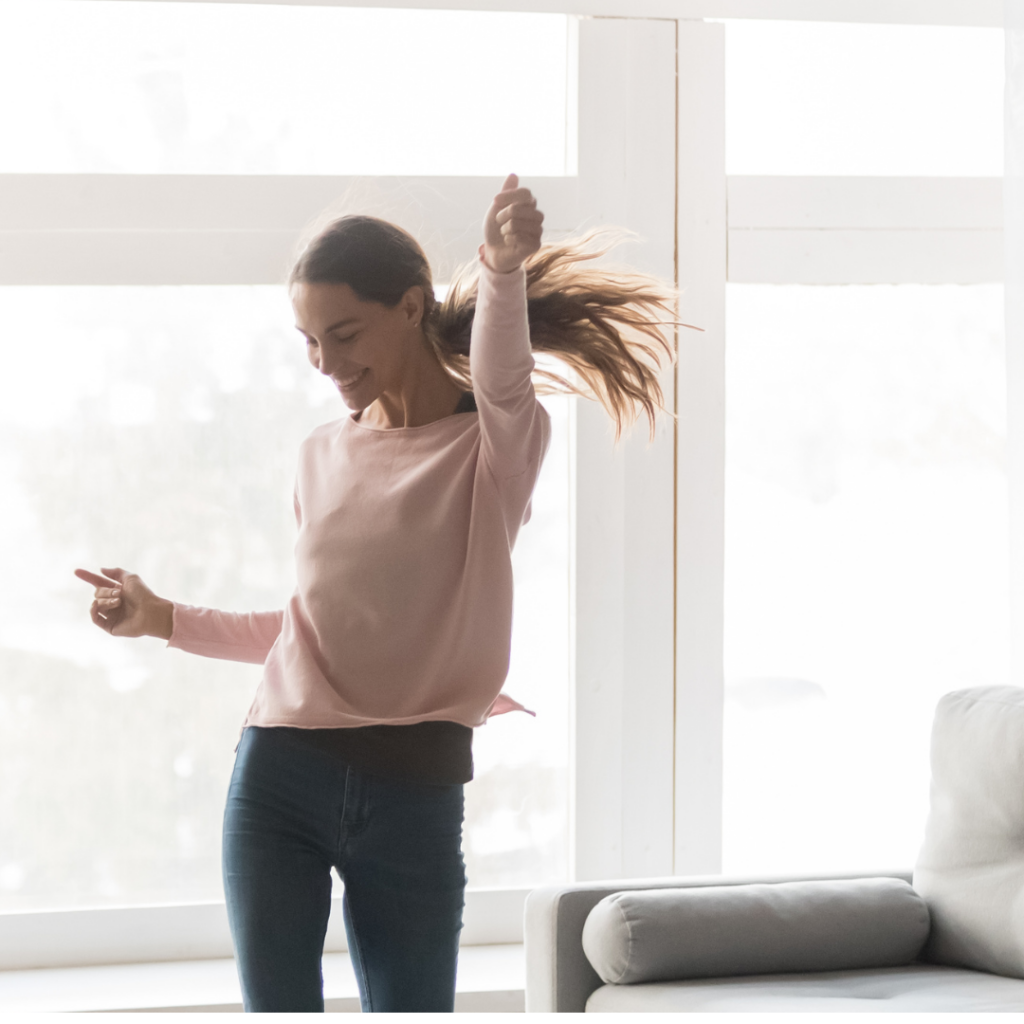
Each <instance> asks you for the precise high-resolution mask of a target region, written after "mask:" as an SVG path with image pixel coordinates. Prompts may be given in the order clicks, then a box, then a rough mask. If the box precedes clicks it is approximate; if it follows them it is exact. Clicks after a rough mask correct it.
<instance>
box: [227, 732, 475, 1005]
mask: <svg viewBox="0 0 1024 1024" xmlns="http://www.w3.org/2000/svg"><path fill="white" fill-rule="evenodd" d="M462 815H463V800H462V786H461V785H451V786H438V785H429V784H426V783H412V782H392V781H390V780H387V779H383V778H378V777H376V776H372V775H367V774H365V773H362V772H359V771H356V770H355V769H354V768H351V767H349V766H348V765H346V764H344V763H343V762H341V761H340V760H339V759H338V758H337V757H335V756H333V755H331V754H330V753H327V752H324V751H320V750H317V749H315V748H312V747H310V746H309V745H307V744H305V743H303V741H302V738H301V736H296V735H295V734H294V732H293V731H292V730H287V729H272V728H254V727H249V728H247V729H246V730H245V731H244V732H243V734H242V741H241V743H240V744H239V746H238V754H237V757H236V760H235V770H234V774H233V775H232V777H231V786H230V788H229V790H228V799H227V807H226V809H225V812H224V891H225V894H226V896H227V905H228V920H229V922H230V925H231V936H232V939H233V941H234V945H235V956H236V959H237V963H238V974H239V979H240V981H241V984H242V995H243V999H244V1004H245V1009H246V1010H247V1011H255V1012H268V1011H296V1010H306V1011H311V1012H317V1011H323V1008H324V996H323V976H322V973H321V966H320V958H321V955H322V953H323V946H324V935H325V934H326V931H327V918H328V916H329V915H330V910H331V874H330V872H331V868H332V866H333V867H335V868H337V871H338V874H339V875H340V876H341V879H342V881H343V882H344V883H345V896H344V900H343V909H344V915H345V930H346V932H347V933H348V943H349V954H350V956H351V958H352V966H353V967H354V968H355V972H356V980H357V981H358V984H359V994H360V1001H361V1003H362V1008H363V1011H364V1012H367V1011H385V1012H408V1011H435V1012H436V1011H442V1012H443V1011H448V1012H451V1011H452V1010H453V1009H454V1004H455V967H456V962H457V958H458V949H459V932H460V931H461V929H462V908H463V899H464V893H465V887H466V872H465V866H464V863H463V860H462Z"/></svg>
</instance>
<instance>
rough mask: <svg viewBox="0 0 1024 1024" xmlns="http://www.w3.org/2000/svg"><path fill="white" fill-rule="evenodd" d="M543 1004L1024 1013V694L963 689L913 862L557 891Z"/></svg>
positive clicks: (538, 911)
mask: <svg viewBox="0 0 1024 1024" xmlns="http://www.w3.org/2000/svg"><path fill="white" fill-rule="evenodd" d="M525 934H526V974H527V976H526V1009H527V1011H529V1012H581V1011H584V1010H586V1011H588V1012H636V1011H649V1012H680V1011H684V1012H685V1011H692V1012H706V1011H745V1010H749V1011H778V1012H789V1011H794V1010H810V1011H826V1012H827V1011H867V1010H871V1011H908V1012H928V1011H942V1010H945V1011H1020V1010H1024V980H1022V979H1024V690H1022V689H1018V688H1016V687H986V688H978V689H973V690H961V691H957V692H955V693H951V694H947V695H946V696H945V697H943V699H942V700H941V701H940V703H939V706H938V709H937V711H936V716H935V723H934V727H933V733H932V793H931V807H930V813H929V819H928V824H927V828H926V832H925V837H924V843H923V845H922V848H921V851H920V854H919V857H918V861H917V864H916V866H915V868H914V870H913V872H910V871H907V872H899V871H896V872H891V873H882V874H881V875H879V874H878V873H872V874H870V875H868V874H862V875H856V874H854V875H845V876H819V877H818V878H816V879H799V880H797V879H793V878H723V877H721V876H713V877H711V876H709V877H701V878H663V879H639V880H631V881H615V882H592V883H581V884H578V885H562V886H549V887H545V888H541V889H537V890H535V891H534V892H533V893H531V894H530V896H529V898H528V899H527V903H526V932H525Z"/></svg>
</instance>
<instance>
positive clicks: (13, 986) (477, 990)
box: [0, 945, 525, 1015]
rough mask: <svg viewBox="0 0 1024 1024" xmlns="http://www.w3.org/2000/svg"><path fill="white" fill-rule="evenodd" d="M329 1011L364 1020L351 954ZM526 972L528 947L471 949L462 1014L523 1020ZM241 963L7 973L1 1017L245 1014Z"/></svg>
mask: <svg viewBox="0 0 1024 1024" xmlns="http://www.w3.org/2000/svg"><path fill="white" fill-rule="evenodd" d="M323 965H324V1002H325V1008H326V1010H328V1011H333V1012H353V1013H354V1012H358V1010H359V994H358V991H357V989H356V981H355V976H354V975H353V973H352V966H351V964H350V962H349V958H348V954H347V953H328V954H326V955H325V956H324V959H323ZM524 983H525V966H524V960H523V947H522V946H521V945H501V946H463V948H462V949H461V951H460V952H459V975H458V982H457V983H456V1002H455V1009H456V1012H492V1013H495V1012H510V1013H515V1012H519V1013H521V1012H522V1011H523V1008H524V996H523V991H524ZM241 1009H242V1002H241V994H240V991H239V988H238V976H237V975H236V973H235V962H234V960H230V959H228V960H183V961H176V962H171V963H158V964H124V965H117V966H104V967H65V968H59V969H47V970H35V971H0V1015H6V1014H9V1013H16V1012H25V1011H31V1012H40V1011H42V1012H47V1011H49V1012H68V1011H94V1012H95V1011H131V1010H135V1011H150V1012H152V1011H206V1012H210V1011H224V1012H231V1011H235V1012H238V1011H241Z"/></svg>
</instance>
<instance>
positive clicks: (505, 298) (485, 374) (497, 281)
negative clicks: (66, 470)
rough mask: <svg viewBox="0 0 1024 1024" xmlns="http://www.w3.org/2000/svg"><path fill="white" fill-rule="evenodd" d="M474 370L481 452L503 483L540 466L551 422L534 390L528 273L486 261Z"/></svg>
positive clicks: (472, 359)
mask: <svg viewBox="0 0 1024 1024" xmlns="http://www.w3.org/2000/svg"><path fill="white" fill-rule="evenodd" d="M469 369H470V374H471V376H472V378H473V393H474V394H475V395H476V403H477V408H478V409H479V412H480V435H481V454H482V455H483V458H484V461H485V462H486V463H487V465H488V466H489V468H490V470H491V472H492V473H493V474H494V477H495V480H496V481H498V482H499V484H500V481H502V480H504V479H508V478H510V477H515V476H519V475H520V474H522V473H524V472H525V471H526V470H527V469H529V468H530V467H531V466H534V467H537V466H539V464H540V461H541V458H542V455H543V451H544V449H545V448H546V446H547V444H548V440H549V434H550V430H549V421H548V416H547V413H546V412H545V410H544V408H543V406H541V405H540V403H539V402H538V401H537V396H536V394H535V393H534V389H533V379H532V376H531V375H532V373H533V369H534V360H533V351H532V349H531V347H530V325H529V320H528V318H527V306H526V271H525V270H524V269H523V268H522V267H520V268H519V269H518V270H513V271H512V272H510V273H508V274H499V273H498V272H497V271H494V270H491V269H490V267H488V266H487V264H486V263H484V262H483V261H482V260H481V267H480V279H479V285H478V291H477V305H476V315H475V316H474V319H473V330H472V334H471V336H470V348H469Z"/></svg>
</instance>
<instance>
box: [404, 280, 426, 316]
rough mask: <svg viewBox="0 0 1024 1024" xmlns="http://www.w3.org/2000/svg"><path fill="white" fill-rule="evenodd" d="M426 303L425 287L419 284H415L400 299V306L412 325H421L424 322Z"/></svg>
mask: <svg viewBox="0 0 1024 1024" xmlns="http://www.w3.org/2000/svg"><path fill="white" fill-rule="evenodd" d="M424 305H425V300H424V296H423V289H422V288H421V287H420V286H419V285H418V284H414V285H413V286H412V287H411V288H409V289H408V290H407V291H406V293H405V294H404V295H403V296H402V297H401V299H399V306H400V307H401V309H402V312H403V313H404V314H405V315H406V318H407V319H408V321H409V324H410V326H412V327H419V325H420V324H421V323H422V321H423V307H424Z"/></svg>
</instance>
